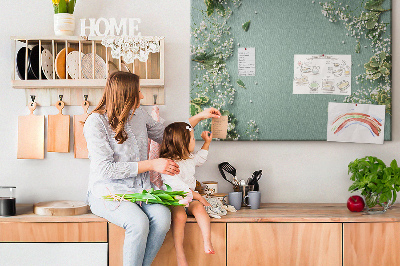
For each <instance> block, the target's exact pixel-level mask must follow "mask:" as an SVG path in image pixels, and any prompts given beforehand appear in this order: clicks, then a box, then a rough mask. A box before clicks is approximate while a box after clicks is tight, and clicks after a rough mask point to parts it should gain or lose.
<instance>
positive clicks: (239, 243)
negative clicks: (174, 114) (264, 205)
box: [227, 223, 342, 266]
mask: <svg viewBox="0 0 400 266" xmlns="http://www.w3.org/2000/svg"><path fill="white" fill-rule="evenodd" d="M227 231H228V232H227V235H228V239H227V242H228V246H227V249H228V252H227V253H228V255H227V256H228V266H234V265H342V224H341V223H228V229H227Z"/></svg>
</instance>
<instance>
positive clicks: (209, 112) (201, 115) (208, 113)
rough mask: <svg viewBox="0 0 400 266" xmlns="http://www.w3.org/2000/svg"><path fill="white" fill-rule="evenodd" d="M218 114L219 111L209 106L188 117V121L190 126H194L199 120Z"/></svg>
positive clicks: (216, 116)
mask: <svg viewBox="0 0 400 266" xmlns="http://www.w3.org/2000/svg"><path fill="white" fill-rule="evenodd" d="M220 116H221V113H220V111H219V110H217V109H215V108H213V107H211V108H208V109H206V110H204V111H202V112H200V113H198V114H197V115H194V116H192V117H191V118H189V122H190V124H191V125H192V127H195V126H196V125H197V124H198V123H199V122H200V121H201V120H204V119H207V118H213V117H215V118H219V117H220Z"/></svg>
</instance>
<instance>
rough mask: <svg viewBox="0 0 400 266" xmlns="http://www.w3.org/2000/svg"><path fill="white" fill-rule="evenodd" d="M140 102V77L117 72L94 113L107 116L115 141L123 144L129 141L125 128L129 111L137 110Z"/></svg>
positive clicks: (110, 76) (110, 80) (108, 82)
mask: <svg viewBox="0 0 400 266" xmlns="http://www.w3.org/2000/svg"><path fill="white" fill-rule="evenodd" d="M139 102H140V98H139V76H137V75H135V74H132V73H128V72H123V71H117V72H113V73H111V74H110V75H109V76H108V78H107V82H106V87H105V88H104V93H103V97H102V99H101V100H100V102H99V104H98V105H97V107H96V108H95V109H94V110H93V111H92V112H93V113H99V114H107V117H108V122H109V124H110V126H111V128H112V129H113V130H114V132H115V140H116V141H118V143H119V144H121V143H123V142H124V141H125V140H127V139H128V136H127V134H126V132H125V129H124V128H125V122H126V121H127V119H128V117H129V111H130V110H132V109H133V108H134V109H136V108H137V107H138V106H139Z"/></svg>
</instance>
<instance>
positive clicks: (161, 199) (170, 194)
mask: <svg viewBox="0 0 400 266" xmlns="http://www.w3.org/2000/svg"><path fill="white" fill-rule="evenodd" d="M165 186H166V187H167V190H154V189H153V188H151V189H149V190H143V191H142V192H141V193H133V194H115V195H107V196H103V199H105V200H115V199H117V200H119V199H124V200H128V201H131V202H137V201H141V202H146V203H158V204H162V205H166V206H184V205H183V204H179V199H176V198H175V197H182V198H184V197H186V194H187V192H184V191H172V189H171V187H170V186H169V185H167V184H165Z"/></svg>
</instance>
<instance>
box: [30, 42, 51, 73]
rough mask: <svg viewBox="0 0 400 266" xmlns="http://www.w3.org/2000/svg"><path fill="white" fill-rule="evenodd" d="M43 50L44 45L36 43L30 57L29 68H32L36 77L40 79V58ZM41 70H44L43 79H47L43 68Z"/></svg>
mask: <svg viewBox="0 0 400 266" xmlns="http://www.w3.org/2000/svg"><path fill="white" fill-rule="evenodd" d="M43 50H44V48H43V47H42V46H40V47H39V45H35V46H34V47H33V48H32V50H31V56H30V58H29V68H31V69H32V72H33V74H34V75H35V78H36V79H39V69H40V65H39V58H40V57H41V56H42V51H43ZM41 71H42V79H47V78H46V75H45V73H44V71H43V69H42V70H41Z"/></svg>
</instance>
